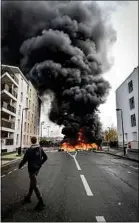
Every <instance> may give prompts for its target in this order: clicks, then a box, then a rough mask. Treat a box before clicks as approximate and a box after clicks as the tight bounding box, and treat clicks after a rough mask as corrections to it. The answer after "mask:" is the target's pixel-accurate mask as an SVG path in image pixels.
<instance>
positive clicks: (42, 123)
mask: <svg viewBox="0 0 139 223" xmlns="http://www.w3.org/2000/svg"><path fill="white" fill-rule="evenodd" d="M43 125H44V122H41V138H42V126H43Z"/></svg>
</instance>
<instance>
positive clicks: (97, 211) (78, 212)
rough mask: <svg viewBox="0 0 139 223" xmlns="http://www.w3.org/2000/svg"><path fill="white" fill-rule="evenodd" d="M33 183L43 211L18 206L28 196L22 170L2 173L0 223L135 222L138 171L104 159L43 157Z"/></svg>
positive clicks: (124, 162) (131, 164) (125, 163)
mask: <svg viewBox="0 0 139 223" xmlns="http://www.w3.org/2000/svg"><path fill="white" fill-rule="evenodd" d="M47 155H48V161H47V163H45V164H44V166H43V167H42V169H41V171H40V173H39V176H38V182H39V186H40V190H41V192H42V195H43V198H44V201H45V204H46V207H45V208H44V210H43V211H41V212H35V211H33V208H34V206H35V205H36V203H37V199H36V197H35V195H34V194H33V196H32V203H31V204H27V205H22V204H21V200H22V199H23V197H24V195H25V194H26V192H27V190H28V185H29V178H28V173H27V167H26V166H25V167H24V168H23V169H22V170H18V169H16V168H17V167H12V168H13V169H10V170H7V172H6V171H5V172H3V173H2V182H1V187H2V188H1V190H2V193H1V202H2V208H1V211H2V221H5V222H26V221H27V222H37V221H39V222H43V221H44V222H49V221H50V222H56V221H57V222H97V221H103V222H104V221H106V222H138V221H139V215H138V166H137V163H135V162H133V161H129V160H124V159H118V158H116V157H113V156H111V155H107V154H98V153H93V152H90V153H89V152H79V153H77V155H76V158H74V157H72V156H71V155H69V154H68V153H65V152H52V153H50V152H48V153H47Z"/></svg>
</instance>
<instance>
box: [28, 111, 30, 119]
mask: <svg viewBox="0 0 139 223" xmlns="http://www.w3.org/2000/svg"><path fill="white" fill-rule="evenodd" d="M29 119H30V112H28V120H29Z"/></svg>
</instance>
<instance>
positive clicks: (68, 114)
mask: <svg viewBox="0 0 139 223" xmlns="http://www.w3.org/2000/svg"><path fill="white" fill-rule="evenodd" d="M115 41H116V33H115V31H114V30H113V28H112V27H111V26H110V25H109V24H108V22H107V21H106V16H105V13H104V12H102V11H101V9H100V8H99V7H98V5H97V3H96V2H91V3H89V4H87V3H86V4H84V3H82V2H71V1H66V2H65V1H61V2H58V1H55V2H53V1H51V2H44V1H38V2H37V1H34V2H33V1H2V42H1V46H2V63H4V64H9V65H16V66H19V67H20V69H21V70H22V71H23V72H24V74H25V75H26V76H27V77H28V78H29V79H30V80H31V81H32V83H33V84H34V85H35V86H36V87H37V89H38V90H39V92H40V94H43V93H44V92H45V91H46V90H48V91H52V92H53V94H54V99H53V101H52V106H51V111H50V114H49V118H50V120H51V121H53V122H54V123H57V124H58V125H64V128H63V130H62V133H63V134H64V135H65V139H74V140H73V141H74V143H75V141H76V139H77V133H78V132H79V130H80V129H81V128H82V129H84V137H85V139H86V141H96V140H97V139H99V138H100V133H101V123H100V121H99V117H98V115H97V110H98V107H99V105H100V104H102V103H104V102H105V100H106V97H107V95H108V92H109V88H110V86H109V83H108V82H107V81H106V80H104V79H103V77H102V74H103V73H104V72H106V71H107V70H108V69H109V68H110V67H111V65H112V60H111V59H110V58H109V50H110V49H111V46H112V45H113V43H114V42H115Z"/></svg>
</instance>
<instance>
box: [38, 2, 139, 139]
mask: <svg viewBox="0 0 139 223" xmlns="http://www.w3.org/2000/svg"><path fill="white" fill-rule="evenodd" d="M97 2H98V1H97ZM98 4H99V5H100V6H101V7H103V8H104V10H109V13H110V18H109V19H110V22H111V24H112V26H113V28H114V29H115V30H116V32H117V41H116V43H115V44H114V46H113V51H112V56H113V57H114V65H113V67H112V68H111V69H110V70H109V71H108V72H107V73H105V74H104V75H103V77H104V78H105V79H106V80H108V81H109V83H110V85H111V90H110V93H109V96H108V97H107V101H106V103H105V104H103V105H101V106H100V107H99V110H100V114H99V115H100V118H101V122H102V124H103V129H106V128H107V127H110V126H112V125H113V126H115V127H116V126H117V121H116V110H115V109H116V100H115V91H116V89H117V88H118V87H119V85H121V83H122V82H123V81H124V80H125V79H126V78H127V77H128V76H129V75H130V73H131V72H132V71H133V70H134V68H135V67H137V66H138V1H124V2H122V1H115V3H114V2H112V1H105V2H104V1H101V2H98ZM46 97H47V98H46V99H47V100H46V104H47V109H46V106H45V109H44V106H42V112H41V121H45V125H44V127H45V129H43V135H47V136H48V127H47V126H50V127H49V136H60V135H61V134H60V132H61V128H60V127H59V126H56V125H55V124H54V123H52V122H50V121H49V119H48V117H47V116H48V110H49V108H50V96H46Z"/></svg>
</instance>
